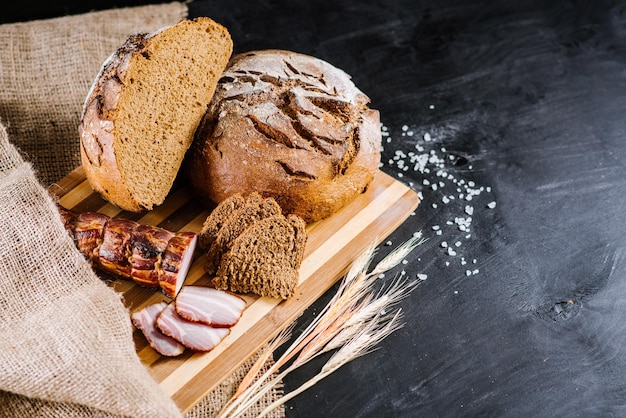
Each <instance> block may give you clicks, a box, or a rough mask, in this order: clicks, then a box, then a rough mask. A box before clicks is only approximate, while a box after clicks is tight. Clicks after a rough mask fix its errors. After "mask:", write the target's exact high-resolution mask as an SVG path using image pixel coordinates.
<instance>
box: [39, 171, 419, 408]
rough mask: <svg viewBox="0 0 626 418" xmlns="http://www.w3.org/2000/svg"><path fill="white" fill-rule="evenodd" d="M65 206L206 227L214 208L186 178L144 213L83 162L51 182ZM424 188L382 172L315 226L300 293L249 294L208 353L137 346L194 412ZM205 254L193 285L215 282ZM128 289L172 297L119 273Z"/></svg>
mask: <svg viewBox="0 0 626 418" xmlns="http://www.w3.org/2000/svg"><path fill="white" fill-rule="evenodd" d="M50 191H51V192H52V193H53V194H55V195H57V196H58V197H59V201H60V203H61V205H63V206H64V207H65V208H67V209H70V210H74V211H77V212H86V211H98V212H101V213H104V214H106V215H109V216H120V217H126V218H131V219H134V220H136V221H139V222H141V223H146V224H152V225H158V226H161V227H163V228H166V229H169V230H171V231H194V232H198V231H199V230H200V228H201V226H202V223H203V222H204V220H205V219H206V217H207V215H208V214H209V211H208V209H207V208H206V207H205V206H204V205H203V204H202V202H199V201H198V200H197V199H196V198H195V197H194V195H193V194H192V193H191V191H190V190H189V189H188V188H186V187H185V186H183V185H177V186H175V188H174V189H173V191H172V193H171V194H170V196H169V197H168V198H167V199H166V201H165V203H164V204H163V205H161V206H159V207H158V208H156V209H155V210H153V211H150V212H148V213H144V214H135V213H130V212H122V211H120V209H118V208H117V207H115V206H113V205H111V204H109V203H107V202H105V201H104V200H102V198H101V197H100V196H99V195H98V194H96V193H94V192H93V191H92V189H91V187H90V185H89V183H88V182H87V180H86V179H85V173H84V171H83V170H82V168H80V167H79V168H77V169H76V170H74V171H73V172H71V173H70V174H69V175H68V176H67V177H65V178H64V179H63V180H61V181H59V182H58V183H56V184H55V185H53V186H51V188H50ZM418 203H419V199H418V196H417V194H416V193H415V192H414V191H413V190H411V189H410V188H409V187H407V186H406V185H404V184H403V183H401V182H399V181H397V180H395V179H394V178H392V177H390V176H389V175H387V174H385V173H383V172H381V171H379V172H378V173H377V175H376V176H375V178H374V181H373V184H372V185H371V186H370V187H369V189H368V191H367V192H366V193H364V194H362V195H361V196H359V197H358V198H357V199H356V200H354V201H353V202H352V203H351V204H349V205H348V206H346V207H345V208H344V209H342V210H341V211H340V212H338V213H336V214H335V215H333V216H332V217H330V218H328V219H325V220H322V221H319V222H316V223H313V224H310V225H308V226H307V232H308V241H307V245H306V248H305V254H304V260H303V263H302V266H301V269H300V284H299V286H298V289H297V292H296V295H295V296H294V297H293V298H291V299H289V300H287V301H280V300H277V299H272V298H268V297H262V298H260V297H256V296H245V299H246V301H247V303H248V304H247V307H246V309H245V311H244V313H243V316H242V318H241V319H240V321H239V323H238V324H237V325H236V326H234V327H233V328H232V329H231V333H230V334H229V336H228V337H227V338H226V339H225V340H223V341H222V342H221V343H220V344H219V345H218V346H217V347H216V348H215V349H213V350H212V351H211V352H208V353H191V352H190V351H189V350H187V351H186V352H185V353H184V354H183V355H181V356H179V357H175V358H167V357H162V356H160V355H159V354H158V353H156V352H155V351H154V350H153V349H152V348H151V347H150V346H149V345H148V344H147V342H146V340H145V338H144V337H143V335H142V334H141V333H140V332H139V331H136V332H135V345H136V347H137V353H138V355H139V357H140V359H141V361H142V362H143V364H145V366H146V367H147V368H148V369H149V370H150V372H151V373H152V375H153V376H154V378H155V379H156V380H157V382H159V385H160V386H161V388H162V389H163V390H164V392H165V393H166V394H168V395H169V396H171V397H172V399H173V400H174V402H176V404H177V405H178V406H179V407H180V408H181V410H182V411H183V412H187V411H188V410H189V409H191V408H192V407H193V406H194V405H195V404H196V403H197V402H198V401H200V400H201V399H202V398H203V397H204V396H206V394H207V393H208V392H210V391H211V390H212V389H214V388H215V387H216V386H217V385H218V384H220V383H221V382H222V381H223V380H224V379H226V378H227V377H229V376H230V375H231V374H232V373H234V372H235V371H236V370H237V369H238V368H239V367H240V366H241V365H242V364H243V363H244V362H245V361H246V360H247V359H248V358H249V357H250V356H251V355H253V354H254V353H256V352H257V351H258V350H259V349H260V348H261V347H262V346H263V345H264V344H265V343H266V342H267V341H269V340H270V339H271V338H272V337H273V336H274V335H276V334H277V333H278V332H279V331H280V330H281V329H283V328H284V327H286V326H287V325H289V324H290V323H292V322H293V321H294V320H295V319H296V318H297V317H298V316H300V315H301V314H302V312H303V311H304V310H305V309H306V308H307V307H309V305H311V304H312V303H313V302H314V301H315V300H316V299H318V298H319V297H320V296H321V295H322V294H323V293H324V292H326V291H327V290H328V289H329V288H330V287H331V286H332V285H333V284H334V283H335V282H337V281H338V280H339V279H341V277H342V275H343V274H345V272H346V271H347V269H348V267H349V266H350V264H351V263H352V261H353V260H355V259H356V258H357V257H358V256H359V255H360V254H361V253H362V252H363V251H364V250H365V249H366V248H368V247H369V246H370V245H372V244H375V245H378V244H380V243H381V242H382V241H383V240H384V239H385V237H386V236H388V235H389V234H390V233H391V232H392V231H394V230H395V229H396V228H397V227H398V226H399V225H400V224H401V223H402V222H403V221H404V220H405V219H406V218H407V217H408V216H410V215H411V213H413V211H414V210H415V209H416V208H417V205H418ZM204 261H205V259H204V256H203V255H200V254H198V255H197V256H196V258H195V260H194V263H193V265H192V267H191V269H190V271H189V274H188V276H187V279H186V281H185V284H205V285H208V284H209V279H210V278H209V277H207V275H206V274H204V269H203V264H204ZM110 285H111V286H112V287H113V289H115V290H116V291H118V292H120V293H122V294H123V299H124V302H125V304H126V306H127V307H128V308H129V310H130V311H131V312H133V311H135V310H137V309H140V308H142V307H144V306H146V305H148V304H152V303H156V302H159V301H161V300H168V298H167V297H165V296H164V295H163V294H161V293H160V292H158V291H154V290H151V289H145V288H142V287H140V286H138V285H135V284H134V283H133V282H131V281H126V280H111V281H110Z"/></svg>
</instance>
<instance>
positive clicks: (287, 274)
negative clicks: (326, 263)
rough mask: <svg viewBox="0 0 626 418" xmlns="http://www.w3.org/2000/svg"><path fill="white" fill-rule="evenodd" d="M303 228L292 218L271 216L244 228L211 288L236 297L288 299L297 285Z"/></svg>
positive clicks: (227, 254)
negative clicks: (233, 294) (251, 294)
mask: <svg viewBox="0 0 626 418" xmlns="http://www.w3.org/2000/svg"><path fill="white" fill-rule="evenodd" d="M305 226H306V224H305V223H304V221H303V220H302V218H300V217H298V216H296V215H289V216H288V217H285V216H283V215H276V216H271V217H269V218H265V219H262V220H260V221H258V222H256V223H254V224H253V225H252V226H250V227H249V228H247V229H246V230H245V231H244V232H243V233H242V234H241V235H239V236H238V237H237V238H236V239H235V240H234V241H233V243H232V245H231V247H230V249H229V251H228V252H226V253H225V254H224V255H223V256H222V258H221V261H220V265H219V269H218V271H217V274H216V275H215V278H214V279H213V284H214V285H215V287H217V288H218V289H224V290H230V291H231V292H237V293H255V294H257V295H260V296H269V297H273V298H280V299H288V298H289V297H291V296H293V294H294V292H295V289H296V286H297V285H298V279H299V269H300V265H301V263H302V258H303V255H304V247H305V245H306V230H305Z"/></svg>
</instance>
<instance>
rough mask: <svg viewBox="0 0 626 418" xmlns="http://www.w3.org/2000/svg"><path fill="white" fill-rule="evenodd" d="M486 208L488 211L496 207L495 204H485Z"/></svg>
mask: <svg viewBox="0 0 626 418" xmlns="http://www.w3.org/2000/svg"><path fill="white" fill-rule="evenodd" d="M487 207H488V208H489V209H493V208H495V207H496V202H489V203H488V204H487Z"/></svg>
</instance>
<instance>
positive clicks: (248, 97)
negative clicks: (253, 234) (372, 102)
mask: <svg viewBox="0 0 626 418" xmlns="http://www.w3.org/2000/svg"><path fill="white" fill-rule="evenodd" d="M368 103H369V98H368V97H367V96H366V95H365V94H363V93H362V92H361V91H360V90H359V89H357V88H356V87H355V85H354V83H353V82H352V81H351V80H350V76H348V75H347V74H346V73H345V72H343V71H342V70H340V69H338V68H336V67H333V66H332V65H330V64H329V63H327V62H325V61H322V60H320V59H317V58H314V57H311V56H307V55H303V54H298V53H294V52H289V51H282V50H264V51H252V52H248V53H244V54H240V55H237V56H235V57H233V58H232V59H231V61H230V63H229V64H228V67H227V68H226V70H225V71H224V73H223V75H222V78H221V79H220V81H219V83H218V85H217V88H216V91H215V95H214V96H213V99H212V101H211V104H210V105H209V110H208V112H207V114H206V115H205V117H204V119H203V121H202V123H201V125H200V127H199V128H198V131H197V133H196V139H195V141H194V144H193V145H192V149H191V150H190V153H189V163H188V165H187V167H186V170H187V174H188V175H189V176H190V179H191V182H192V184H193V186H194V187H195V189H196V190H197V191H198V193H200V194H201V195H203V196H205V197H207V198H209V199H211V200H212V201H213V202H216V203H218V202H221V201H223V200H224V199H226V198H227V197H228V196H231V195H233V194H235V193H241V194H243V195H246V194H248V193H250V192H253V191H256V192H258V193H260V194H261V195H263V196H265V197H273V198H274V199H276V201H277V202H278V204H279V205H280V206H281V207H282V209H283V211H284V213H294V214H297V215H299V216H300V217H302V218H303V219H304V220H305V221H307V222H312V221H316V220H319V219H322V218H325V217H328V216H330V215H331V214H333V213H335V212H336V211H338V210H339V209H340V208H342V207H343V206H344V205H346V204H347V203H348V202H350V201H351V200H353V199H354V198H355V197H356V196H357V195H359V194H360V193H362V192H363V191H365V189H366V188H367V186H368V185H369V184H370V182H371V181H372V178H373V176H374V174H375V173H376V172H377V170H378V166H379V163H380V146H381V129H380V128H381V127H380V120H379V114H378V111H376V110H372V109H369V108H368V106H367V105H368Z"/></svg>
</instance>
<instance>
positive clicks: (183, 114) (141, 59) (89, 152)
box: [79, 17, 233, 212]
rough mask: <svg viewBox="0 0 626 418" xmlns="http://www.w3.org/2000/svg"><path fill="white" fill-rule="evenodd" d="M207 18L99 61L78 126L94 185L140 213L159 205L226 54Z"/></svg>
mask: <svg viewBox="0 0 626 418" xmlns="http://www.w3.org/2000/svg"><path fill="white" fill-rule="evenodd" d="M232 48H233V45H232V40H231V38H230V35H229V33H228V31H227V30H226V28H224V27H223V26H221V25H219V24H218V23H216V22H214V21H213V20H211V19H209V18H204V17H203V18H197V19H194V20H183V21H181V22H179V23H178V24H176V25H174V26H171V27H168V28H164V29H161V30H160V31H157V32H154V33H152V34H137V35H133V36H131V37H130V38H128V40H127V41H126V42H125V43H124V44H123V45H122V46H121V47H120V48H119V49H118V50H117V51H116V52H115V53H114V54H113V55H112V56H111V57H110V58H109V59H108V60H107V61H106V62H105V63H104V65H103V67H102V69H101V71H100V73H99V74H98V76H97V77H96V80H95V82H94V84H93V86H92V88H91V91H90V92H89V94H88V96H87V98H86V100H85V105H84V108H83V115H82V119H81V123H80V126H79V133H80V139H81V159H82V166H83V167H84V169H85V173H86V175H87V179H88V180H89V182H90V184H91V186H92V187H93V189H94V190H96V191H97V192H99V193H100V194H101V195H102V196H103V197H104V198H105V199H106V200H108V201H109V202H111V203H113V204H115V205H117V206H118V207H120V208H122V209H125V210H129V211H133V212H140V211H143V210H146V209H147V210H149V209H152V208H153V207H154V206H157V205H159V204H161V203H162V202H163V200H164V199H165V197H166V196H167V194H168V193H169V190H170V188H171V187H172V184H173V182H174V180H175V178H176V176H177V173H178V170H179V168H180V165H181V163H182V161H183V157H184V155H185V152H186V151H187V149H188V148H189V146H190V145H191V142H192V140H193V136H194V132H195V130H196V128H197V126H198V124H199V122H200V120H201V119H202V117H203V115H204V113H205V112H206V109H207V105H208V103H209V102H210V100H211V97H212V96H213V93H214V91H215V86H216V84H217V81H218V79H219V78H220V76H221V74H222V71H223V70H224V68H225V67H226V64H227V63H228V60H229V58H230V56H231V54H232Z"/></svg>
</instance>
